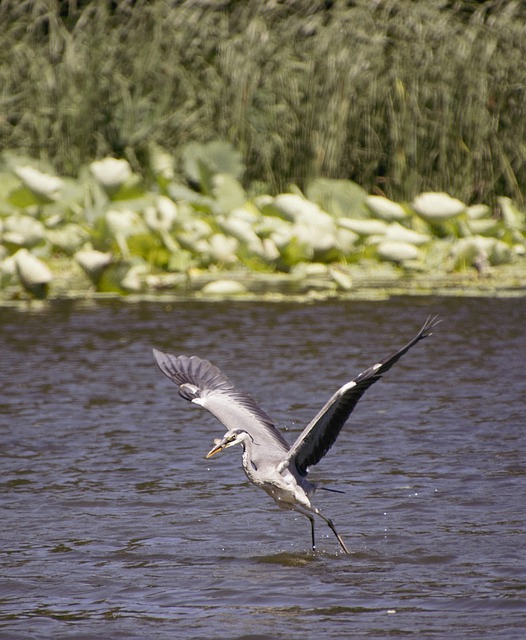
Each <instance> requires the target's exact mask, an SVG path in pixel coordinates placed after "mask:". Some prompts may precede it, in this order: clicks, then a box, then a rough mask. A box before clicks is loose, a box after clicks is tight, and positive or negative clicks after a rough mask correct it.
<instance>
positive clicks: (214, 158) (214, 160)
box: [183, 140, 245, 185]
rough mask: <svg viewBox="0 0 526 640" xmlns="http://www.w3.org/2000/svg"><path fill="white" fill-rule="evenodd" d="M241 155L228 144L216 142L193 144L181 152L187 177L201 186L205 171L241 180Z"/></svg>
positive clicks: (242, 165) (242, 167)
mask: <svg viewBox="0 0 526 640" xmlns="http://www.w3.org/2000/svg"><path fill="white" fill-rule="evenodd" d="M242 158H243V157H242V155H241V153H239V151H237V150H236V149H234V147H233V146H232V145H231V144H230V143H229V142H223V141H221V140H216V141H214V142H209V143H207V144H200V143H198V142H193V143H191V144H189V145H187V146H186V147H185V149H184V151H183V168H184V172H185V174H186V175H187V177H188V178H189V179H190V180H192V181H193V182H195V183H196V184H199V185H201V184H202V181H203V177H204V174H205V168H206V170H207V171H208V172H209V173H211V174H215V173H227V174H229V175H231V176H233V177H234V178H237V179H239V178H241V176H242V175H243V173H244V171H245V165H244V164H243V159H242Z"/></svg>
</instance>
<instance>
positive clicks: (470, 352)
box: [0, 298, 526, 640]
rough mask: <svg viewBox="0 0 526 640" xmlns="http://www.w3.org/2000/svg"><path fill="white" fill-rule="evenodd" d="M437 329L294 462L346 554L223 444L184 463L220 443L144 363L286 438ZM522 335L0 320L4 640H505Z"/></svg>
mask: <svg viewBox="0 0 526 640" xmlns="http://www.w3.org/2000/svg"><path fill="white" fill-rule="evenodd" d="M435 313H440V315H441V316H442V317H443V322H442V324H441V325H439V327H438V328H437V330H436V331H435V335H434V336H433V337H432V338H430V339H429V340H425V341H424V342H421V343H420V344H418V345H417V346H416V347H415V348H414V349H413V350H412V351H411V352H410V353H409V354H408V355H406V356H405V357H404V358H403V359H402V360H401V361H400V362H399V363H398V364H397V365H396V366H395V367H394V368H393V369H392V370H391V371H390V372H389V373H388V374H387V375H386V376H385V379H384V380H383V381H382V382H380V383H377V384H376V385H374V386H373V387H372V388H371V389H370V390H369V391H368V392H367V394H366V396H365V397H364V399H363V400H362V401H361V402H360V403H359V405H358V407H357V409H356V410H355V412H354V413H353V415H352V418H351V420H350V421H349V423H348V424H347V426H346V427H345V429H344V431H343V432H342V434H341V435H340V437H339V439H338V441H337V443H336V445H335V446H334V448H333V449H332V450H331V451H330V453H329V454H328V455H327V456H326V458H324V460H323V461H322V462H321V463H320V464H319V465H318V466H317V467H316V468H315V469H314V470H313V477H314V478H315V479H317V480H320V481H322V482H323V483H325V484H326V486H329V487H333V488H336V489H340V490H344V491H345V494H344V495H341V494H336V493H328V492H324V491H320V492H318V494H317V495H316V504H317V506H318V507H319V508H320V509H322V510H323V511H324V512H325V513H326V514H327V515H328V516H330V517H332V518H333V519H334V521H335V522H336V524H337V526H338V529H339V530H340V532H341V534H342V536H343V537H344V539H345V540H346V543H347V545H348V546H349V548H350V550H351V555H350V556H344V555H342V554H341V553H340V551H339V547H338V543H337V541H336V540H335V538H334V536H333V535H332V533H331V532H330V530H329V529H328V528H327V527H325V526H324V525H323V523H322V522H321V523H320V524H319V525H318V528H317V533H318V549H319V550H318V552H317V553H316V554H313V553H312V552H311V551H310V529H309V523H308V521H307V520H306V519H305V518H302V517H301V516H295V515H294V514H291V513H286V512H281V511H279V510H278V509H277V508H276V507H275V505H274V504H273V503H272V501H271V500H270V499H269V498H268V497H267V496H266V495H265V494H264V493H263V492H261V491H260V490H258V489H256V488H254V487H252V486H250V485H249V484H248V483H247V481H246V479H245V476H244V474H243V472H242V469H241V464H240V454H241V451H240V450H239V449H237V448H234V449H231V450H229V451H227V452H225V453H224V454H223V455H220V456H217V457H216V458H214V459H211V460H205V459H204V455H205V454H206V452H207V451H208V450H209V449H210V447H211V445H212V441H213V438H215V437H218V436H221V435H222V433H223V429H222V428H221V426H220V425H218V423H217V422H216V421H215V419H214V418H213V417H212V416H210V415H208V414H207V413H206V412H204V411H202V410H200V409H199V408H198V407H194V406H192V405H190V404H189V403H186V402H184V401H183V400H182V399H180V398H179V397H178V395H177V392H176V389H175V387H174V386H173V385H171V384H170V382H169V381H168V380H167V379H166V378H165V377H164V376H163V375H162V374H161V373H160V372H159V371H158V370H157V368H156V367H155V365H154V363H153V360H152V356H151V347H153V346H155V347H157V348H159V349H161V350H166V351H169V352H173V353H186V354H188V355H190V354H193V353H195V354H197V355H201V356H204V357H207V358H209V359H210V360H212V361H213V362H214V363H215V364H217V365H218V366H220V367H221V368H222V369H223V370H224V371H225V372H226V373H227V374H228V375H229V376H230V377H231V378H232V379H233V380H234V381H235V382H236V383H237V384H238V386H240V387H241V388H243V389H244V390H246V391H249V392H251V393H252V394H253V395H254V396H255V397H256V398H257V399H258V400H259V401H260V403H261V404H262V406H263V407H264V409H265V410H266V411H267V412H268V413H269V414H270V415H272V416H273V417H274V418H275V419H276V420H277V421H278V422H279V423H280V424H281V425H282V426H283V428H284V429H285V430H286V436H287V438H288V439H289V441H291V442H292V441H293V439H294V437H295V435H297V434H298V433H299V432H300V431H301V429H302V428H303V426H305V424H306V423H307V422H308V421H309V420H310V419H311V418H312V417H313V416H314V414H315V413H316V412H317V411H318V409H319V408H320V407H321V406H322V404H323V403H324V402H325V401H326V400H327V398H328V397H329V396H330V395H331V394H332V392H333V391H334V390H335V389H336V388H337V387H338V386H340V385H341V384H343V383H344V382H346V381H347V380H349V379H351V378H352V377H354V376H355V375H356V374H357V373H359V372H360V371H362V370H363V369H365V368H366V367H367V366H369V365H371V364H373V363H374V362H376V361H377V360H378V359H379V358H381V357H383V356H385V355H387V354H388V353H390V352H391V351H392V350H393V349H395V348H398V347H400V346H402V345H403V344H404V343H405V342H407V340H409V339H410V338H411V337H412V336H413V335H414V334H415V333H416V331H417V330H418V329H419V328H420V326H421V324H422V323H423V321H424V320H425V318H426V317H427V315H428V314H435ZM525 326H526V300H524V299H512V300H488V299H483V300H482V299H481V300H477V299H470V300H462V299H450V300H446V299H439V298H418V299H414V298H399V299H394V300H390V301H385V302H374V303H372V302H345V303H342V302H325V303H319V304H313V305H299V304H297V305H296V304H290V305H287V304H271V303H262V304H255V303H247V304H244V303H237V304H236V303H217V304H210V303H208V304H199V303H195V302H191V303H180V304H176V305H175V304H153V303H149V304H146V303H144V304H136V305H135V304H134V305H130V304H126V303H122V302H119V303H113V302H112V303H110V302H108V303H100V304H98V305H97V306H82V305H79V304H78V303H77V304H74V303H58V302H57V303H52V304H50V305H49V306H48V307H46V308H45V309H41V310H35V311H30V312H20V311H17V310H14V309H13V310H9V309H2V310H0V345H1V356H2V357H1V374H0V376H1V395H0V465H1V471H2V475H1V480H0V514H1V522H2V524H1V529H0V563H1V574H0V636H1V637H5V638H9V639H10V640H19V639H20V640H22V639H29V638H79V639H80V638H82V639H86V640H87V639H97V640H98V639H100V638H112V639H113V638H126V639H135V638H137V639H144V638H148V639H151V640H157V639H159V640H161V639H162V640H165V639H172V638H195V639H203V640H204V639H209V638H236V639H239V640H241V639H245V640H248V639H263V638H283V639H285V638H302V639H303V638H313V637H316V636H317V635H319V634H322V635H323V637H324V638H349V637H353V638H378V639H380V638H382V639H383V638H387V637H391V636H394V637H415V638H452V637H454V638H457V639H458V638H473V639H483V638H488V639H489V638H491V639H499V638H502V639H506V640H513V639H514V638H517V639H518V638H522V637H523V633H524V627H525V625H526V591H525V588H526V561H525V553H524V550H525V549H526V533H525V525H526V522H525V520H526V518H525V505H526V501H525V495H526V492H525V476H526V439H525V435H524V431H525V423H526V418H525V416H526V374H525V372H524V367H525V362H526V337H525V332H524V327H525ZM322 525H323V526H322Z"/></svg>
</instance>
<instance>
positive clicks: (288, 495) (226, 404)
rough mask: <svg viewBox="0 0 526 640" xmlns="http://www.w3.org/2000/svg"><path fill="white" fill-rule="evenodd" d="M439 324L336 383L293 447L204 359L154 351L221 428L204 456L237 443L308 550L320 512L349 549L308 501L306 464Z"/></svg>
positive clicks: (255, 478) (247, 466)
mask: <svg viewBox="0 0 526 640" xmlns="http://www.w3.org/2000/svg"><path fill="white" fill-rule="evenodd" d="M438 322H440V321H439V320H438V319H437V317H436V316H435V317H434V318H431V317H429V318H428V319H427V321H426V322H425V324H424V326H423V327H422V328H421V329H420V331H419V332H418V333H417V334H416V336H415V337H414V338H413V339H412V340H411V341H410V342H408V343H407V344H406V345H405V347H402V348H401V349H399V350H398V351H394V352H393V353H392V354H391V355H389V356H387V357H386V358H384V359H383V360H380V361H379V362H378V363H377V364H374V365H373V366H371V367H369V368H368V369H366V370H365V371H363V372H362V373H360V375H358V376H357V377H356V378H354V380H351V381H350V382H347V383H346V384H344V385H343V386H342V387H340V388H339V389H338V391H336V393H335V394H334V395H333V396H332V397H331V398H330V399H329V400H328V402H327V403H326V404H325V405H324V406H323V407H322V409H321V410H320V411H319V412H318V414H317V415H316V416H315V417H314V418H313V419H312V421H311V422H310V423H309V424H308V425H307V426H306V427H305V429H304V430H303V431H302V432H301V434H300V435H299V437H298V438H297V439H296V441H295V442H294V444H293V445H292V446H289V444H288V442H287V441H286V440H285V438H284V436H283V434H282V433H281V432H280V431H279V430H278V429H277V428H276V424H275V422H274V421H273V420H272V418H270V417H269V416H268V415H267V414H266V413H265V411H263V409H261V407H260V406H259V405H258V404H257V403H256V402H255V401H254V399H253V398H252V397H251V396H250V395H248V394H246V393H244V392H242V391H239V390H238V389H236V387H235V386H234V385H233V384H232V382H230V380H229V379H228V378H227V377H226V376H225V375H224V374H223V373H222V372H221V371H220V370H219V369H218V368H217V367H216V366H214V365H213V364H211V363H210V362H208V360H203V359H202V358H199V357H197V356H190V357H187V356H184V355H181V356H173V355H170V354H167V353H162V352H161V351H158V350H157V349H154V350H153V354H154V357H155V360H156V362H157V365H158V366H159V368H160V370H161V371H162V372H163V373H164V374H165V375H166V376H167V377H168V378H170V380H171V381H172V382H174V383H175V384H176V385H177V386H178V387H179V395H180V396H181V397H183V398H184V399H185V400H189V401H190V402H193V403H194V404H197V405H200V406H202V407H204V408H205V409H207V410H208V411H210V413H212V414H213V415H214V416H215V417H216V418H217V419H218V420H219V421H220V422H222V423H223V425H224V426H225V427H226V429H227V432H226V434H225V436H224V437H223V438H222V439H216V440H215V441H214V442H215V444H214V446H213V448H212V449H211V450H210V451H209V452H208V454H207V455H206V457H207V458H211V457H212V456H214V455H216V454H217V453H219V452H220V451H223V450H225V449H228V448H230V447H232V446H234V445H236V444H239V445H240V446H241V448H242V449H243V457H242V464H243V469H244V471H245V473H246V475H247V477H248V479H249V480H250V481H251V482H252V483H253V484H255V485H256V486H258V487H261V489H263V490H264V491H266V492H267V493H268V494H269V495H270V496H271V497H272V498H273V499H274V500H275V502H276V503H277V505H278V506H279V507H281V508H282V509H288V510H293V511H297V512H298V513H301V514H302V515H304V516H306V517H307V518H308V519H309V520H310V523H311V539H312V549H313V551H314V550H315V549H316V542H315V537H314V525H315V516H319V517H320V518H322V519H323V520H324V521H325V522H326V523H327V525H328V526H329V528H330V529H331V530H332V532H333V533H334V535H335V536H336V538H337V539H338V542H339V543H340V546H341V548H342V549H343V551H344V552H345V553H349V550H348V549H347V546H346V545H345V542H344V541H343V539H342V537H341V535H340V534H339V533H338V531H337V530H336V527H335V526H334V523H333V521H332V520H331V519H330V518H327V517H326V516H325V515H323V514H322V513H321V512H320V510H319V509H318V508H317V507H315V506H314V505H313V504H312V501H311V498H312V495H313V494H314V492H315V490H316V486H317V485H316V484H315V483H312V482H310V481H309V480H308V479H307V476H308V472H309V468H310V467H311V466H313V465H315V464H316V463H318V462H319V461H320V460H321V459H322V458H323V456H324V455H325V454H326V453H327V451H329V449H330V448H331V447H332V445H333V444H334V441H335V440H336V438H337V437H338V434H339V433H340V431H341V429H342V427H343V425H344V424H345V423H346V422H347V419H348V417H349V416H350V414H351V413H352V411H353V409H354V407H355V406H356V404H357V403H358V401H359V400H360V398H361V397H362V396H363V394H364V393H365V391H366V390H367V389H368V388H369V387H370V386H371V385H372V384H374V383H375V382H376V381H377V380H379V379H380V378H381V377H382V375H383V374H384V373H385V372H386V371H388V370H389V369H390V368H391V367H392V366H393V365H394V364H395V363H396V362H398V360H399V359H400V358H401V357H402V356H403V355H404V354H405V353H407V352H408V351H409V349H411V347H413V346H414V345H415V344H417V342H420V340H423V339H424V338H427V337H428V336H430V335H432V332H433V329H434V327H435V326H436V325H437V323H438Z"/></svg>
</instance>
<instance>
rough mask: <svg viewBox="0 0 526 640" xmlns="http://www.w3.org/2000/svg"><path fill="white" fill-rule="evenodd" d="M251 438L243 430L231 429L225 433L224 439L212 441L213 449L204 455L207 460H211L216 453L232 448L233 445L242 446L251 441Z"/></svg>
mask: <svg viewBox="0 0 526 640" xmlns="http://www.w3.org/2000/svg"><path fill="white" fill-rule="evenodd" d="M251 439H252V437H251V436H250V434H248V433H247V432H246V431H243V429H231V430H230V431H227V432H226V433H225V437H224V438H223V439H220V438H217V439H216V440H214V443H215V444H214V447H213V448H212V449H210V451H209V452H208V453H207V454H206V457H207V458H211V457H212V456H215V454H216V453H219V452H220V451H223V449H228V447H233V446H234V445H235V444H243V443H244V442H246V441H247V440H251Z"/></svg>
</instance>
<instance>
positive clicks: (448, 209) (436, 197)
mask: <svg viewBox="0 0 526 640" xmlns="http://www.w3.org/2000/svg"><path fill="white" fill-rule="evenodd" d="M412 206H413V209H414V210H415V211H416V212H417V213H418V215H420V216H422V218H424V219H425V220H428V221H430V222H442V221H445V220H449V219H451V218H456V217H457V216H459V215H461V214H462V213H464V212H465V211H466V205H465V204H464V203H463V202H461V201H460V200H457V199H456V198H452V197H451V196H450V195H448V194H447V193H433V192H427V193H422V194H420V195H419V196H417V197H416V198H415V199H414V200H413V205H412Z"/></svg>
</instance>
